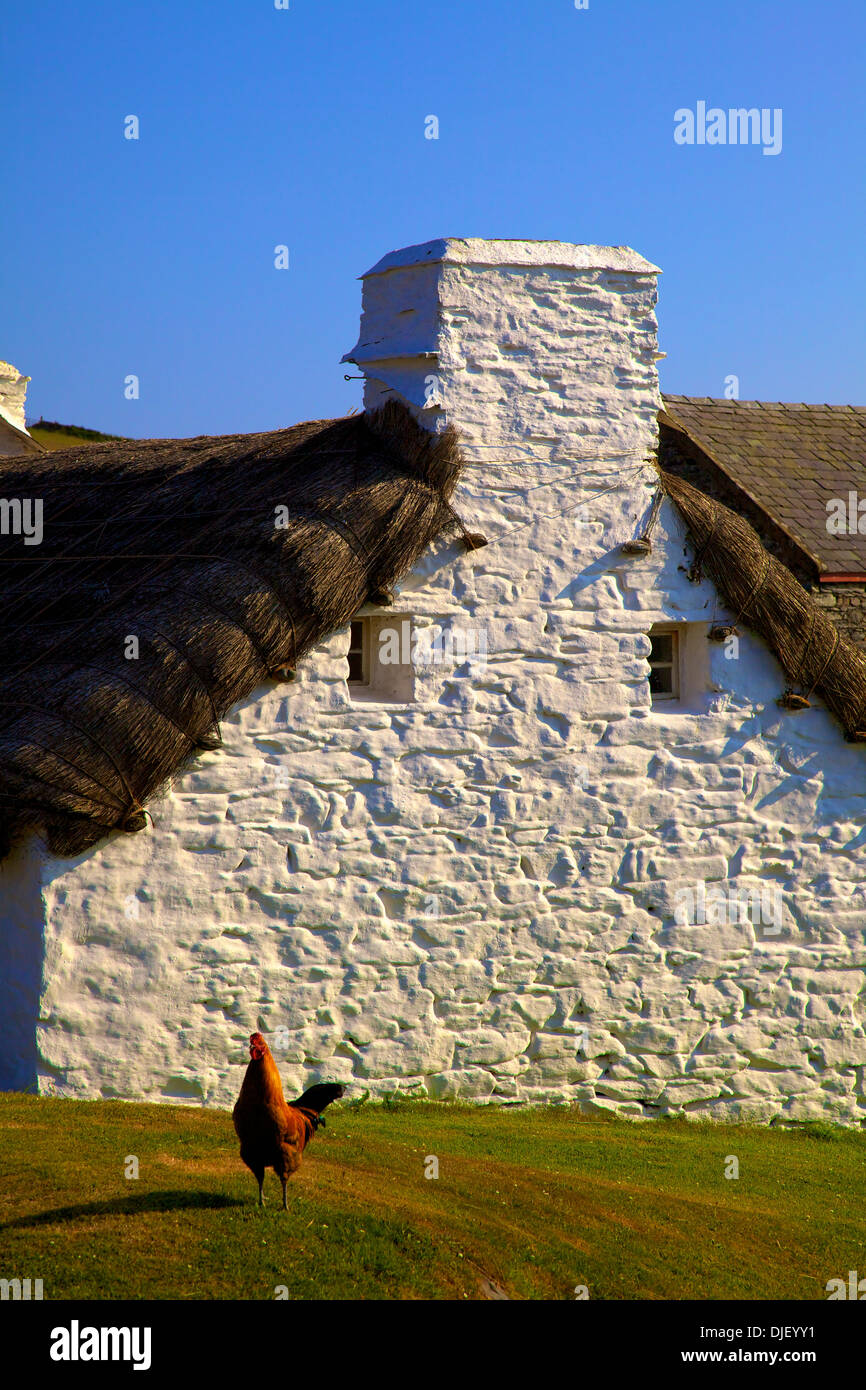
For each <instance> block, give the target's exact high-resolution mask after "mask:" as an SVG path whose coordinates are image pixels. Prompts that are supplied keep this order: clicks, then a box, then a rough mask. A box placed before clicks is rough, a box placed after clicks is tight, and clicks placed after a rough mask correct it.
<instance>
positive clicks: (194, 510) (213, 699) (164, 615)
mask: <svg viewBox="0 0 866 1390" xmlns="http://www.w3.org/2000/svg"><path fill="white" fill-rule="evenodd" d="M461 467H462V458H461V454H460V450H459V447H458V442H457V436H456V434H455V432H454V430H453V429H447V430H446V431H444V432H443V433H442V434H439V435H431V434H429V433H428V432H427V431H426V430H424V429H423V428H422V427H421V426H420V425H419V424H418V423H417V421H416V420H415V419H414V417H413V416H412V414H411V413H410V411H409V410H407V409H406V407H405V406H403V405H402V404H400V403H399V402H397V401H389V402H388V403H387V404H386V405H385V406H384V407H383V408H382V409H381V410H378V411H376V412H374V413H372V414H368V415H356V416H351V417H347V418H344V419H342V420H335V421H311V422H308V423H307V424H304V425H297V426H294V427H293V428H292V429H289V430H276V431H273V432H271V433H268V434H260V435H234V436H226V437H223V438H218V439H210V438H205V437H202V438H198V439H187V440H137V441H122V442H119V443H107V444H95V445H89V446H87V447H82V448H80V449H69V450H63V451H59V452H56V453H53V454H48V455H38V456H32V457H31V456H29V455H28V456H27V457H26V458H25V457H20V458H19V457H15V458H9V459H8V460H2V461H0V485H2V491H3V493H4V494H5V495H6V496H21V497H39V498H41V499H42V500H43V516H44V536H43V541H42V544H41V545H40V546H39V548H38V551H37V552H36V553H34V551H32V550H26V549H24V548H23V547H22V543H21V539H20V538H18V537H3V538H0V592H2V597H3V605H4V611H5V613H6V614H7V622H6V624H5V626H4V627H3V629H2V631H0V858H2V857H3V856H4V855H5V854H6V853H7V851H8V850H9V848H10V847H11V845H12V844H14V843H15V842H17V841H18V840H20V839H21V838H22V837H24V836H25V835H26V834H28V833H30V832H34V831H35V832H38V833H41V834H43V835H44V837H45V840H46V842H47V844H48V846H49V848H50V849H51V850H53V851H54V852H55V853H58V854H77V853H80V852H82V851H83V850H85V849H87V848H89V847H90V846H91V845H92V844H94V843H95V842H96V841H97V840H99V839H101V838H102V837H103V836H104V835H105V834H107V833H108V832H109V831H110V830H114V829H125V830H129V831H132V830H137V829H141V828H143V826H144V825H145V824H146V812H145V810H144V805H145V802H146V801H147V800H148V798H149V797H151V796H153V795H154V793H155V792H156V791H158V790H159V789H160V788H161V787H162V786H164V785H165V783H166V781H167V779H168V778H169V777H170V776H171V774H172V773H174V772H176V771H178V769H179V768H180V767H182V766H183V765H185V764H186V763H187V762H188V760H189V758H190V757H191V756H192V755H193V753H194V752H195V751H196V750H199V749H202V748H214V747H218V746H219V742H220V740H219V720H220V719H221V718H222V717H223V716H224V715H225V714H226V713H227V712H228V710H230V709H231V708H232V706H234V705H236V704H237V703H238V701H240V700H242V699H243V698H245V696H247V695H248V694H250V693H251V692H252V691H253V690H254V689H255V688H256V686H258V685H260V684H262V683H263V682H265V681H267V680H269V679H272V678H273V677H274V675H275V674H276V673H281V677H282V676H283V675H285V676H289V675H290V674H291V673H293V671H294V668H295V666H296V665H297V663H298V661H299V660H300V659H301V658H302V657H303V656H304V655H305V654H306V653H307V652H309V650H310V649H311V647H313V646H314V645H315V644H316V643H317V642H319V641H320V640H321V638H322V637H323V636H325V635H326V634H327V633H328V632H332V631H334V630H335V629H336V628H340V627H343V626H345V624H346V623H348V622H349V620H350V619H351V618H352V617H354V615H355V614H356V613H357V612H358V609H359V608H361V607H362V605H363V604H364V603H366V602H368V601H370V599H371V598H372V597H374V596H376V595H382V594H387V593H389V592H390V591H391V590H392V589H393V587H394V585H395V583H396V582H397V580H398V579H400V578H401V577H402V576H403V575H404V574H405V573H406V572H407V570H409V569H410V568H411V566H412V565H413V564H414V562H415V561H416V559H417V558H418V557H419V555H421V553H422V552H423V551H424V550H425V549H426V548H427V546H428V545H429V544H430V543H431V542H432V541H433V540H435V539H436V537H438V536H440V535H442V534H444V533H448V532H451V531H455V530H456V531H461V532H463V534H464V535H465V534H466V532H465V528H464V526H463V523H462V521H461V520H460V518H459V517H458V516H457V515H456V513H455V511H454V509H453V507H452V505H451V498H452V496H453V493H454V489H455V487H456V485H457V479H458V476H459V473H460V470H461ZM279 508H283V509H285V515H286V516H287V518H288V519H287V521H286V524H285V525H283V524H282V523H281V522H280V523H278V522H277V520H276V517H277V511H278V509H279ZM101 587H104V593H103V594H102V596H101V597H100V593H99V591H100V588H101ZM129 635H135V636H136V637H137V639H138V659H137V660H127V659H126V656H125V641H126V638H127V636H129Z"/></svg>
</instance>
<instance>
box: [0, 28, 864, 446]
mask: <svg viewBox="0 0 866 1390" xmlns="http://www.w3.org/2000/svg"><path fill="white" fill-rule="evenodd" d="M2 30H3V32H2V37H0V44H2V53H0V59H2V69H3V75H4V77H3V96H2V98H0V109H2V112H3V116H4V131H5V139H6V148H5V151H4V184H5V194H6V196H5V197H4V200H3V202H4V216H3V223H4V256H3V272H4V273H3V275H2V280H3V295H2V304H3V319H2V335H0V357H2V358H6V359H8V360H10V361H12V362H14V363H15V365H16V366H17V367H18V368H19V369H20V370H21V371H24V372H25V373H27V374H28V375H30V376H32V378H33V380H32V383H31V386H30V392H29V396H28V417H29V418H37V417H38V416H40V415H42V416H44V417H45V418H46V419H56V420H60V421H62V422H64V423H72V424H79V425H86V426H89V427H91V428H97V429H103V430H108V431H112V432H115V433H119V434H126V435H133V436H171V435H187V434H200V433H208V434H210V433H221V432H229V431H241V430H257V429H271V428H276V427H278V426H281V425H288V424H291V423H294V422H295V421H297V420H303V419H311V418H316V417H323V416H330V415H335V414H342V413H343V412H345V411H346V410H348V409H350V408H351V407H353V406H355V405H357V404H359V402H360V383H358V382H354V381H353V382H348V383H346V382H344V381H343V372H344V371H345V370H346V368H344V367H343V366H341V365H340V357H341V356H342V354H343V352H344V351H346V350H347V349H348V348H350V347H351V346H352V344H353V343H354V342H355V338H356V334H357V327H358V313H359V308H360V285H359V283H358V281H357V278H356V277H357V276H358V275H360V274H361V273H362V272H363V271H364V270H366V269H368V268H369V266H370V265H372V264H373V263H374V262H375V261H376V260H378V258H379V257H380V256H381V255H382V254H384V252H386V251H388V250H391V249H392V248H394V247H398V246H403V245H407V244H410V243H413V242H418V241H426V240H429V239H431V238H433V237H437V236H443V235H445V236H482V237H528V238H555V239H561V240H564V241H576V242H600V243H609V244H618V245H619V244H626V245H629V246H633V247H634V248H635V249H636V250H638V251H640V252H641V253H643V254H644V255H645V256H647V257H649V259H650V260H652V261H654V262H655V263H656V264H657V265H660V266H661V267H662V269H663V270H664V274H663V276H662V277H661V282H660V297H659V310H658V312H659V325H660V346H661V349H662V350H663V351H665V352H666V353H667V354H668V357H667V360H666V361H665V362H663V363H662V364H661V368H660V370H661V373H662V388H663V389H664V390H668V391H673V392H683V393H685V394H692V395H713V396H721V395H723V394H724V386H725V378H726V377H727V376H728V375H730V374H735V375H736V376H737V377H738V378H739V383H740V395H741V396H742V397H743V398H758V399H767V400H808V401H819V402H820V401H826V402H832V403H839V402H847V403H851V404H861V405H862V404H866V380H864V377H866V371H864V329H866V315H864V306H866V271H864V255H863V246H864V243H866V236H864V231H866V227H864V222H866V182H864V157H863V145H864V133H866V83H864V81H863V71H864V67H863V64H864V53H866V7H864V6H863V4H862V0H822V3H820V4H817V3H814V0H813V2H812V3H803V2H802V0H793V3H784V4H783V3H769V2H768V0H733V3H729V4H726V5H722V4H711V3H706V0H704V3H700V4H697V3H695V0H642V3H640V2H639V0H590V3H589V8H588V9H586V10H576V9H575V5H574V0H528V2H527V3H520V0H436V3H433V2H432V0H430V2H429V3H413V2H412V0H365V2H364V3H358V0H290V8H289V9H288V10H276V9H275V8H274V4H273V0H233V2H232V3H230V2H229V0H210V3H207V2H206V0H146V3H145V0H131V2H130V3H122V4H118V3H117V2H116V0H113V2H112V3H110V4H109V3H103V0H94V3H89V4H80V3H75V0H70V3H66V4H59V3H53V4H52V3H49V4H40V5H31V6H23V5H21V6H15V7H13V8H12V9H10V10H9V11H7V13H5V14H4V19H3V26H2ZM701 100H703V101H706V102H707V103H708V105H709V106H718V107H721V108H723V109H727V108H729V107H742V106H746V107H752V106H757V107H767V108H771V109H773V108H777V107H779V108H781V109H782V112H783V127H782V129H783V143H782V151H781V153H780V154H778V155H777V156H771V155H770V156H768V155H764V154H763V153H762V150H761V148H760V147H759V146H753V145H748V146H739V145H727V146H709V145H703V146H698V145H692V146H683V145H677V144H676V143H675V142H674V138H673V132H674V112H675V111H676V110H677V109H679V108H685V107H688V108H691V109H695V107H696V104H697V102H698V101H701ZM130 114H134V115H137V116H138V117H139V120H140V138H139V140H138V141H131V140H126V139H124V135H123V131H124V118H125V117H126V116H127V115H130ZM430 114H435V115H436V116H437V117H438V119H439V123H440V129H439V139H438V140H427V139H425V138H424V121H425V117H426V116H428V115H430ZM278 244H285V245H287V246H288V247H289V253H290V268H289V269H288V270H287V271H278V270H276V269H275V268H274V247H275V246H276V245H278ZM132 373H134V374H135V375H137V376H138V377H139V379H140V383H141V385H140V398H139V399H138V400H137V401H128V400H126V399H125V398H124V386H123V383H124V379H125V378H126V377H127V375H129V374H132Z"/></svg>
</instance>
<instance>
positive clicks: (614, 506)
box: [343, 237, 661, 549]
mask: <svg viewBox="0 0 866 1390" xmlns="http://www.w3.org/2000/svg"><path fill="white" fill-rule="evenodd" d="M658 273H659V270H658V267H657V266H654V265H652V264H650V262H649V261H646V260H644V258H643V257H642V256H639V255H638V254H637V252H635V251H632V250H630V249H629V248H628V247H625V246H580V245H571V244H570V243H568V242H562V241H486V240H481V239H478V238H469V239H462V238H451V237H449V238H446V239H443V240H438V241H430V242H425V243H424V244H422V245H420V246H409V247H405V248H404V249H403V250H401V251H392V252H391V253H390V254H389V255H387V256H384V257H383V258H382V260H380V261H379V262H378V263H377V264H376V265H375V266H373V268H372V270H370V271H368V272H367V274H366V275H364V276H362V280H363V301H362V312H361V327H360V335H359V338H358V342H357V344H356V346H355V347H354V348H352V350H351V352H349V353H347V354H346V356H345V357H344V359H343V361H344V362H354V363H355V364H357V366H358V367H360V369H361V370H362V372H363V373H364V376H365V378H366V381H365V386H364V406H365V409H368V410H369V409H375V407H376V406H379V405H382V404H383V403H384V402H385V401H386V400H388V399H389V398H391V397H394V396H396V397H400V398H402V399H403V400H404V401H406V402H407V403H408V404H409V405H410V406H411V407H412V408H413V409H414V411H415V413H416V415H417V417H418V418H419V420H421V421H422V422H423V423H424V424H426V425H427V427H428V428H429V429H431V430H433V431H437V430H440V429H442V428H444V426H445V423H446V422H447V423H449V424H453V425H455V426H456V428H457V429H458V431H459V433H460V436H461V440H462V443H463V446H464V452H465V454H466V457H467V459H468V460H469V461H470V463H471V464H473V465H475V464H477V465H479V466H481V465H484V464H489V465H490V466H489V468H487V469H486V470H483V471H481V472H479V468H478V467H472V468H470V469H468V470H467V474H466V476H465V477H464V481H463V483H462V484H461V493H462V494H463V497H462V499H461V498H458V504H460V503H461V501H462V502H463V505H462V507H461V506H460V505H458V509H459V510H463V511H464V512H466V513H467V514H468V515H470V516H472V517H473V524H474V523H475V522H480V523H481V529H483V530H486V529H487V527H488V526H489V527H490V529H491V530H492V531H493V532H496V530H497V529H498V527H499V526H501V525H502V523H503V520H504V518H505V517H506V516H511V517H512V521H513V519H514V516H513V514H514V511H515V508H514V505H513V504H512V505H510V506H509V505H508V504H506V502H505V500H504V499H505V496H506V494H508V493H509V492H512V493H513V491H514V488H513V486H512V485H513V484H515V483H516V484H518V486H519V487H521V488H522V489H523V493H524V497H523V507H522V508H519V509H518V510H522V512H523V514H524V515H526V516H527V518H528V517H530V516H531V513H532V508H533V507H534V506H535V504H536V503H537V504H538V510H539V511H541V512H544V513H546V514H547V513H550V512H551V511H552V510H554V509H555V508H562V507H566V506H567V507H568V508H569V509H570V515H571V516H573V517H574V516H576V519H577V520H578V522H580V521H583V523H584V525H583V539H584V540H586V541H588V542H592V541H596V542H597V543H598V544H599V545H601V546H603V548H605V549H608V548H610V546H611V544H614V543H616V542H621V541H624V540H628V539H631V537H632V535H633V532H634V524H633V523H634V519H635V516H636V508H637V513H640V512H641V511H642V510H643V508H644V507H645V505H646V503H647V501H648V496H649V492H650V491H651V489H652V488H654V486H655V484H656V481H657V480H656V477H655V474H654V471H653V469H652V468H651V466H649V465H648V464H647V462H646V461H647V460H648V459H649V458H650V456H651V455H652V453H653V451H654V450H655V447H656V441H657V413H658V410H659V408H660V406H661V397H660V395H659V385H658V374H657V370H656V361H657V358H658V357H659V356H660V355H661V354H659V353H658V345H657V337H656V332H657V325H656V318H655V304H656V297H657V296H656V276H657V275H658ZM506 464H507V465H510V468H507V467H503V465H506ZM552 465H557V466H556V467H553V466H552ZM541 482H544V483H545V484H546V485H547V486H546V487H545V488H544V489H539V488H538V487H537V484H539V483H541ZM557 482H558V483H560V484H562V486H561V487H560V486H557V485H556V483H557ZM527 484H529V487H528V488H527ZM611 485H613V487H614V491H615V492H616V493H617V494H618V497H617V498H616V499H615V498H613V497H612V498H610V499H609V504H608V506H607V507H606V512H607V515H606V517H605V526H604V528H603V531H604V533H603V534H602V528H601V527H600V526H597V525H595V524H594V522H593V518H594V517H596V516H598V514H599V513H598V508H597V507H596V506H594V505H591V504H592V503H593V502H594V500H595V498H596V494H597V493H598V492H599V490H600V489H602V488H609V487H610V486H611ZM468 494H471V501H470V497H469V496H468ZM515 500H516V499H515ZM467 502H469V503H470V505H469V506H468V507H467V506H466V503H467ZM584 506H585V509H586V510H585V511H582V510H581V509H582V508H583V507H584ZM611 523H613V524H614V526H615V531H616V534H612V533H611V531H610V525H611Z"/></svg>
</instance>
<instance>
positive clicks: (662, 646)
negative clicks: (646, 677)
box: [649, 632, 674, 661]
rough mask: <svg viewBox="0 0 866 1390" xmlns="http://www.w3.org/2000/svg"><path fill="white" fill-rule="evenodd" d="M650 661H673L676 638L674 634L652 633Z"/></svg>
mask: <svg viewBox="0 0 866 1390" xmlns="http://www.w3.org/2000/svg"><path fill="white" fill-rule="evenodd" d="M650 643H651V644H652V651H651V652H650V658H649V659H650V661H673V659H674V637H673V633H672V632H656V633H652V632H651V633H650Z"/></svg>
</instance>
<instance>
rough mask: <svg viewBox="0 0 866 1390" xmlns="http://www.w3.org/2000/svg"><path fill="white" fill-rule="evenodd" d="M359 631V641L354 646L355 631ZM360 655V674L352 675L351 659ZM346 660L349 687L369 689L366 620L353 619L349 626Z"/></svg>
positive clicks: (368, 638)
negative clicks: (358, 629) (357, 629)
mask: <svg viewBox="0 0 866 1390" xmlns="http://www.w3.org/2000/svg"><path fill="white" fill-rule="evenodd" d="M356 628H360V629H361V641H360V643H359V644H358V645H357V646H356V645H355V643H354V637H355V629H356ZM355 655H360V657H361V674H360V676H353V675H352V657H353V656H355ZM346 660H347V662H348V664H349V674H348V676H347V678H346V679H347V682H348V684H349V685H354V686H356V687H357V686H360V687H362V688H365V689H369V688H370V622H369V620H368V619H367V618H353V619H352V620H351V622H350V624H349V650H348V651H347V653H346Z"/></svg>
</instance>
